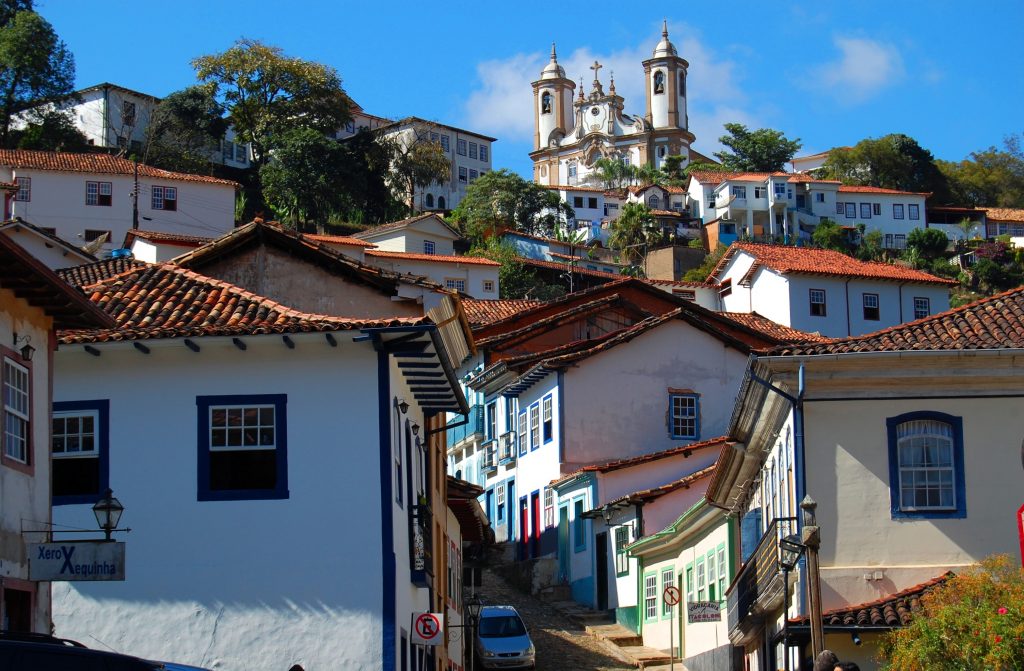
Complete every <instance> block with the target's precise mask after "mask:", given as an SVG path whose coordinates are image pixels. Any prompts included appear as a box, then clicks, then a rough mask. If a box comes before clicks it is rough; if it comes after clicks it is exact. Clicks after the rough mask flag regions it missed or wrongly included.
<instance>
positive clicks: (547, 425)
mask: <svg viewBox="0 0 1024 671" xmlns="http://www.w3.org/2000/svg"><path fill="white" fill-rule="evenodd" d="M553 406H554V402H553V400H552V398H551V394H548V395H547V396H545V397H544V400H543V401H541V429H542V433H543V436H544V442H545V443H550V442H551V441H552V439H554V437H555V420H554V407H553Z"/></svg>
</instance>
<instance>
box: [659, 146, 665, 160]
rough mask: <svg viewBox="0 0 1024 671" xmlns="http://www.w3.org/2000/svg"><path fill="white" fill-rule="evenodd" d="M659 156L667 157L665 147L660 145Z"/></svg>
mask: <svg viewBox="0 0 1024 671" xmlns="http://www.w3.org/2000/svg"><path fill="white" fill-rule="evenodd" d="M658 156H659V157H661V158H664V157H665V148H664V147H658Z"/></svg>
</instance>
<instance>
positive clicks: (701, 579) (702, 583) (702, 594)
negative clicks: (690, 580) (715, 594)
mask: <svg viewBox="0 0 1024 671" xmlns="http://www.w3.org/2000/svg"><path fill="white" fill-rule="evenodd" d="M704 569H705V566H704V556H703V555H701V556H700V557H697V562H696V574H697V601H706V600H707V587H708V585H707V573H706V572H705V570H704Z"/></svg>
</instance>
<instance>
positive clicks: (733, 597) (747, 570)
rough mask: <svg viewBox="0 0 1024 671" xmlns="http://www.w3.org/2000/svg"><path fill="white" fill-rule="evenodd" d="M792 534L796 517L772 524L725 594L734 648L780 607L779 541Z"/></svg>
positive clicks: (773, 521)
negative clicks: (768, 614) (766, 615)
mask: <svg viewBox="0 0 1024 671" xmlns="http://www.w3.org/2000/svg"><path fill="white" fill-rule="evenodd" d="M794 533H796V518H795V517H782V518H776V519H774V520H772V523H771V524H770V525H768V529H767V531H765V532H764V535H763V536H761V540H760V541H758V543H757V547H756V548H755V549H754V552H753V554H751V555H750V559H748V560H747V563H746V564H744V565H743V567H742V568H741V569H740V572H739V574H737V575H736V578H735V579H734V580H733V581H732V584H731V585H730V586H729V589H728V590H727V591H726V599H727V602H728V622H729V638H730V639H731V640H732V643H733V645H739V644H740V643H741V642H743V641H744V640H745V639H746V637H747V636H748V635H750V634H752V633H753V632H754V631H755V630H756V629H757V627H758V625H759V624H760V623H761V622H763V620H764V616H765V614H766V613H769V612H770V611H772V610H773V609H775V608H777V607H778V606H780V605H781V604H782V595H783V592H782V577H781V571H782V565H781V564H780V562H779V559H780V558H781V554H780V546H779V541H780V540H782V539H783V538H785V537H786V536H789V535H790V534H794Z"/></svg>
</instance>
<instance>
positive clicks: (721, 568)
mask: <svg viewBox="0 0 1024 671" xmlns="http://www.w3.org/2000/svg"><path fill="white" fill-rule="evenodd" d="M717 558H718V600H719V601H725V588H726V584H725V579H726V578H725V576H726V564H725V546H722V547H720V548H718V550H717Z"/></svg>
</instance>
